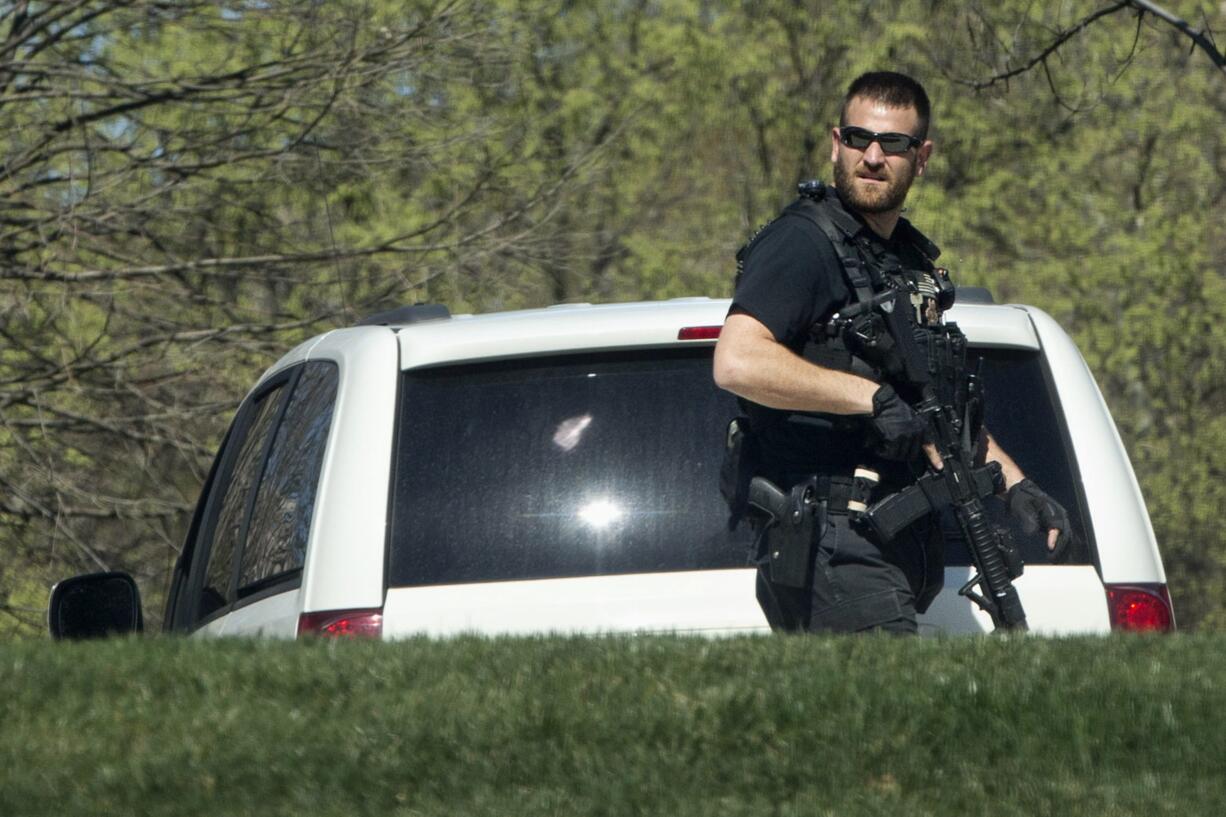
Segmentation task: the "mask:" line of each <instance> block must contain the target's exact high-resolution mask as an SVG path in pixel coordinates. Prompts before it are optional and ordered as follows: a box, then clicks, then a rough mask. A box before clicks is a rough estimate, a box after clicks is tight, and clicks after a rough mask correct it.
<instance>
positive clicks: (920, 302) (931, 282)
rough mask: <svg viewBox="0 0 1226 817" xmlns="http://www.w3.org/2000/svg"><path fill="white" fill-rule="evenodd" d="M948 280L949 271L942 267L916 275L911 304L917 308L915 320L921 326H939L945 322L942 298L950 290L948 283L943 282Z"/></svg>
mask: <svg viewBox="0 0 1226 817" xmlns="http://www.w3.org/2000/svg"><path fill="white" fill-rule="evenodd" d="M938 276H940V279H938ZM948 280H949V271H948V270H946V269H944V268H941V267H937V268H936V270H934V271H933V272H927V271H924V272H920V273H918V274H917V275H916V276H915V290H914V291H912V293H911V306H912V307H914V309H915V322H916V323H917V324H919V325H920V326H939V325H941V324H943V323H945V318H944V316H943V314H942V313H943V312H944V311H945V309H944V307H943V306H942V300H943V294H944V293H945V292H946V291H947V290H948V284H947V283H946V284H945V285H944V286H942V284H943V283H944V282H947V281H948Z"/></svg>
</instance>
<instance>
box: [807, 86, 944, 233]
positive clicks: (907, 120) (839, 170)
mask: <svg viewBox="0 0 1226 817" xmlns="http://www.w3.org/2000/svg"><path fill="white" fill-rule="evenodd" d="M847 125H848V126H854V127H860V128H864V129H865V130H869V131H873V132H875V133H906V134H912V135H914V134H915V132H916V131H917V130H918V129H919V114H918V113H917V112H916V110H915V108H911V107H907V108H891V107H887V106H886V105H885V104H884V103H882V102H878V101H876V100H872V99H865V98H864V97H853V98H852V100H851V102H850V103H849V104H848V106H847ZM839 134H840V129H839V128H834V129H833V130H832V131H831V142H832V148H831V154H830V160H831V161H832V162H834V184H835V186H836V187H838V189H839V191H840V192H841V193H842V194H843V197H844V198H845V199H846V200H847V202H848V203H849V204H850V205H851V206H852V207H854V208H855V209H856V210H858V211H860V212H861V213H888V212H891V211H896V210H901V209H902V205H903V202H904V201H906V199H907V191H908V190H910V189H911V182H913V181H914V180H915V177H916V176H922V175H923V174H924V167H925V166H926V165H927V164H928V157H929V156H930V155H931V154H932V142H931V141H926V142H924V143H923V144H922V145H920V146H918V147H913V148H908V149H907V150H906V151H905V152H904V153H898V154H890V153H886V152H885V151H884V150H882V148H881V145H880V144H879V143H877V142H872V143H870V144H869V145H868V147H865V148H863V149H861V150H857V149H856V148H853V147H851V146H849V145H845V144H843V143H842V142H841V141H840V139H839Z"/></svg>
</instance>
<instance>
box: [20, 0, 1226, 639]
mask: <svg viewBox="0 0 1226 817" xmlns="http://www.w3.org/2000/svg"><path fill="white" fill-rule="evenodd" d="M1219 5H1220V4H1216V3H1210V2H1207V1H1206V2H1194V1H1193V0H1188V1H1187V2H1173V3H1170V4H1169V8H1171V10H1172V11H1175V12H1176V13H1179V14H1180V15H1182V16H1183V17H1185V18H1187V19H1189V20H1193V21H1199V20H1204V21H1205V23H1206V24H1207V25H1210V26H1211V27H1212V26H1217V27H1220V24H1221V23H1222V22H1223V21H1224V20H1223V11H1222V9H1221V8H1220V7H1219ZM85 6H86V7H83V8H76V7H73V6H63V5H62V4H54V3H39V2H33V3H29V4H24V3H19V4H11V3H10V4H0V16H2V18H3V19H2V20H0V22H3V24H4V25H5V26H6V27H7V30H9V31H10V35H9V37H8V40H7V43H8V44H7V45H6V46H5V48H7V49H8V51H7V52H6V53H8V54H10V56H11V58H7V59H6V60H5V61H0V124H2V125H3V127H0V151H2V152H3V155H4V156H5V162H4V166H3V168H2V170H0V304H2V306H3V309H2V315H3V317H0V341H2V342H0V554H3V556H4V559H3V560H2V561H3V562H4V564H5V568H4V572H3V573H2V574H0V618H2V617H4V616H5V615H6V614H7V616H8V617H9V618H11V619H13V621H14V622H20V626H21V627H23V628H26V629H30V628H34V627H37V626H38V616H35V615H33V614H32V613H30V612H29V611H28V608H27V605H28V603H27V602H25V601H22V602H20V603H18V601H17V600H16V599H17V598H18V597H19V596H20V597H22V598H24V596H25V591H24V590H21V589H20V588H24V587H26V586H28V584H29V583H30V582H31V581H33V582H36V583H46V582H48V581H49V580H50V578H51V577H54V576H57V575H62V574H66V573H71V572H76V571H79V570H84V569H92V568H97V567H102V566H107V567H123V568H126V569H130V570H133V571H135V572H136V573H138V574H139V575H140V578H141V580H142V583H143V586H144V589H145V593H146V596H147V598H149V599H150V600H151V601H152V603H153V605H152V606H154V607H155V608H156V606H157V601H158V599H159V598H160V594H161V592H162V588H163V587H164V585H165V579H166V575H167V571H168V568H169V566H170V565H171V564H173V560H174V557H175V553H176V549H177V548H178V546H179V542H180V540H181V537H182V535H183V531H184V528H185V525H186V520H187V516H188V513H189V512H190V508H191V505H192V503H193V502H194V499H195V496H196V493H197V491H198V489H199V485H200V483H201V482H202V480H203V477H204V474H205V473H206V471H207V468H208V464H209V461H210V458H211V453H212V451H213V450H214V448H215V446H216V443H217V440H218V439H219V437H220V435H221V433H222V431H223V429H224V426H225V423H226V422H227V421H228V415H229V413H230V411H232V409H233V407H234V406H235V405H236V403H237V401H238V400H239V398H240V397H241V395H242V394H243V391H244V390H245V389H246V388H247V387H248V386H249V385H250V382H251V380H252V378H253V376H254V374H255V373H256V372H258V371H260V370H261V369H262V368H263V367H264V366H266V365H267V364H268V363H269V362H271V361H272V360H273V359H275V357H276V356H277V354H278V353H280V352H281V351H283V350H285V349H287V348H289V347H290V346H292V345H293V344H294V343H296V342H298V341H300V340H303V339H305V338H306V337H308V336H310V335H311V334H314V333H315V332H317V331H319V330H321V329H324V328H328V327H331V326H336V325H341V324H344V323H347V322H349V321H352V320H353V319H355V318H357V317H359V316H361V315H363V314H366V313H369V312H372V311H375V310H377V309H382V308H387V307H390V306H392V305H395V304H398V303H403V302H412V301H419V300H435V301H444V302H446V303H448V304H449V305H450V306H451V307H452V308H453V309H454V310H457V311H469V310H486V309H501V308H513V307H519V306H540V305H544V304H547V303H551V302H555V301H568V300H590V301H608V300H626V299H637V298H658V297H673V296H681V295H712V296H722V295H727V294H729V293H730V290H731V267H732V262H731V255H732V253H733V251H734V250H735V248H736V247H737V246H738V245H739V244H740V243H741V242H742V241H743V240H744V238H745V237H747V236H748V235H749V234H750V233H751V232H752V231H753V229H754V228H756V227H757V226H758V225H759V224H761V223H762V222H764V221H765V220H767V219H768V218H770V217H772V216H773V215H774V214H775V213H776V212H777V210H778V208H779V206H780V205H782V204H783V203H785V202H786V201H787V200H788V199H789V198H790V197H791V195H792V189H793V185H794V184H795V182H796V181H798V180H800V179H802V178H807V177H812V176H827V175H828V167H829V166H828V156H829V147H830V141H829V140H830V136H829V133H830V128H831V126H832V125H833V124H835V121H836V119H837V116H838V108H839V103H840V100H841V96H842V93H843V89H844V88H845V87H846V86H847V84H848V82H849V81H850V80H851V79H852V78H853V77H854V76H856V75H857V74H858V73H859V72H860V71H862V70H864V69H867V68H872V67H892V68H897V69H900V70H904V71H909V72H912V73H914V74H915V75H916V76H918V77H920V78H921V79H922V80H923V81H924V82H925V84H926V85H927V87H928V90H929V93H930V96H931V97H932V99H933V102H934V126H933V131H932V137H933V138H934V139H935V141H936V145H937V148H936V153H935V156H934V159H933V161H932V163H931V165H930V170H929V173H928V174H927V175H926V177H925V178H924V179H922V180H921V182H920V184H919V185H918V186H917V187H916V189H915V190H914V191H913V194H912V196H911V199H910V200H909V207H910V212H909V216H910V217H911V218H912V219H913V220H914V221H915V222H916V223H917V224H918V225H919V226H920V227H921V228H922V229H924V230H925V231H927V232H929V233H930V234H931V235H932V236H933V237H934V238H935V239H936V240H937V242H938V243H939V244H941V246H942V247H943V248H944V250H945V253H944V256H943V260H944V261H945V263H947V264H948V266H950V267H951V268H952V269H953V270H954V273H955V275H956V276H957V278H958V280H960V281H962V282H966V283H970V284H979V285H987V286H990V287H991V288H992V289H993V290H994V292H995V293H996V296H997V299H998V300H1001V301H1020V302H1026V303H1031V304H1035V305H1037V306H1039V307H1042V308H1043V309H1045V310H1047V311H1049V312H1050V313H1052V314H1053V315H1054V316H1055V317H1056V318H1057V319H1058V320H1059V321H1060V322H1061V323H1062V324H1063V325H1064V326H1066V327H1067V328H1068V329H1069V330H1070V331H1071V332H1072V333H1073V334H1074V336H1075V338H1076V340H1077V341H1078V343H1079V345H1080V347H1081V349H1082V351H1083V352H1084V353H1085V355H1086V357H1087V359H1088V360H1089V362H1090V365H1091V367H1092V369H1093V370H1094V372H1095V374H1096V376H1097V377H1098V380H1099V383H1100V385H1101V387H1102V389H1103V392H1104V394H1105V396H1106V398H1107V401H1108V403H1109V404H1110V406H1111V408H1112V410H1113V412H1114V414H1115V416H1116V418H1117V422H1118V424H1119V428H1120V432H1121V434H1122V436H1123V438H1124V440H1125V442H1126V443H1127V445H1128V448H1129V451H1130V453H1131V455H1132V457H1133V461H1134V465H1135V466H1136V469H1137V472H1138V475H1139V477H1140V480H1141V483H1142V487H1143V489H1144V492H1145V495H1146V498H1147V500H1148V502H1149V505H1150V509H1151V515H1152V517H1153V521H1154V526H1155V529H1156V531H1157V534H1158V538H1159V541H1160V543H1161V545H1162V548H1163V553H1164V556H1165V561H1166V565H1167V568H1168V572H1169V574H1170V579H1171V584H1172V590H1173V593H1174V596H1175V601H1176V606H1177V609H1178V611H1179V614H1180V619H1181V623H1182V624H1183V625H1184V626H1196V625H1198V624H1201V623H1204V624H1205V625H1206V626H1213V627H1221V626H1226V603H1224V602H1223V601H1222V600H1223V599H1226V536H1223V534H1222V533H1221V525H1219V524H1218V523H1217V519H1216V513H1217V511H1218V509H1219V508H1221V507H1223V506H1226V495H1224V491H1226V489H1224V488H1223V487H1222V486H1223V481H1222V479H1221V477H1222V473H1223V465H1222V456H1223V455H1222V454H1221V453H1220V452H1221V451H1223V450H1226V420H1224V419H1223V417H1224V416H1226V411H1223V408H1224V406H1223V394H1222V384H1223V383H1226V372H1223V366H1224V365H1226V364H1223V361H1224V360H1226V348H1224V344H1226V326H1224V325H1223V318H1226V314H1224V313H1226V292H1224V291H1223V289H1224V287H1226V284H1224V283H1223V280H1224V278H1223V268H1222V263H1223V262H1222V259H1223V258H1224V257H1226V228H1224V227H1223V225H1222V222H1221V219H1219V218H1217V217H1216V213H1217V210H1218V209H1219V208H1220V206H1221V204H1222V202H1223V199H1224V198H1226V188H1224V185H1226V182H1224V181H1223V179H1226V136H1224V135H1223V134H1226V129H1224V128H1222V127H1221V123H1222V121H1223V118H1224V116H1226V78H1224V77H1223V75H1222V73H1221V72H1220V71H1215V70H1214V69H1213V68H1212V66H1211V65H1210V63H1209V61H1208V60H1207V59H1206V58H1205V57H1204V55H1203V54H1202V53H1201V52H1199V51H1190V50H1189V47H1188V46H1189V42H1188V40H1187V39H1186V38H1185V37H1183V36H1182V35H1180V34H1179V33H1178V32H1176V31H1175V30H1174V29H1173V28H1171V27H1170V26H1169V25H1167V24H1165V23H1162V22H1161V21H1158V20H1157V19H1156V18H1154V17H1153V16H1152V15H1147V16H1145V17H1144V18H1142V19H1140V20H1138V18H1137V16H1136V15H1135V14H1134V13H1131V12H1123V11H1120V12H1117V13H1113V14H1109V15H1107V16H1104V17H1102V18H1100V19H1097V20H1095V21H1093V22H1092V23H1090V24H1089V25H1087V26H1086V27H1085V28H1084V29H1077V26H1078V24H1079V23H1081V22H1082V21H1083V20H1085V19H1086V18H1087V17H1088V16H1090V15H1092V14H1094V13H1095V12H1097V11H1101V10H1103V8H1104V6H1103V5H1102V4H1098V3H1093V2H1089V0H1078V2H1071V3H1062V4H1055V5H1053V4H1036V3H1032V2H1025V0H1008V2H1001V3H993V4H991V5H990V6H989V5H987V4H975V5H970V6H967V5H965V4H953V3H946V2H940V1H939V0H898V2H894V3H879V2H867V1H864V2H853V1H852V0H846V2H838V3H829V2H824V0H764V1H763V2H752V3H750V2H718V3H717V2H710V1H709V0H625V2H614V3H607V2H596V0H572V1H571V2H566V3H561V4H559V3H547V2H542V0H412V2H390V0H338V2H328V3H320V2H317V0H266V1H264V2H259V3H230V4H218V3H214V2H205V1H204V0H190V1H188V2H178V3H164V2H159V1H156V0H141V1H140V2H130V0H123V1H122V2H120V0H104V2H98V3H92V4H85ZM64 9H67V11H66V12H65V13H66V16H63V17H59V18H55V21H52V18H53V17H55V15H56V14H58V13H59V11H60V10H64ZM35 23H40V25H35ZM42 23H46V25H41V24H42ZM1075 29H1076V30H1077V31H1076V33H1075V34H1073V35H1072V36H1070V37H1068V38H1067V39H1066V40H1064V41H1063V42H1062V44H1061V45H1060V46H1059V47H1058V48H1056V49H1054V50H1052V51H1050V53H1048V55H1047V57H1046V59H1045V60H1043V61H1041V62H1035V64H1034V65H1033V67H1031V68H1030V69H1029V70H1020V69H1022V68H1023V67H1024V66H1026V65H1027V64H1028V63H1030V62H1031V61H1032V60H1033V58H1035V57H1037V56H1038V55H1039V54H1042V53H1044V50H1045V49H1047V48H1048V47H1049V46H1051V45H1052V43H1053V42H1055V41H1056V38H1057V36H1058V35H1059V34H1060V33H1061V32H1066V31H1073V30H1075ZM1005 74H1008V75H1009V78H1008V79H1000V80H998V81H991V78H992V77H996V76H1003V75H1005ZM1081 465H1082V468H1083V476H1084V477H1085V478H1086V479H1093V471H1092V466H1093V464H1089V463H1082V464H1081ZM3 632H4V630H3V628H2V627H0V633H3Z"/></svg>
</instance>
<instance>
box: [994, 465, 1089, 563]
mask: <svg viewBox="0 0 1226 817" xmlns="http://www.w3.org/2000/svg"><path fill="white" fill-rule="evenodd" d="M1005 504H1006V505H1008V507H1009V513H1011V514H1013V515H1014V516H1016V517H1017V518H1018V519H1020V520H1021V522H1022V530H1024V531H1026V533H1038V532H1039V530H1040V529H1042V530H1044V531H1047V530H1050V529H1051V528H1057V529H1059V531H1060V535H1059V536H1057V537H1056V547H1055V548H1053V549H1052V550H1050V551H1048V552H1047V558H1048V560H1050V561H1052V562H1059V561H1062V560H1063V559H1064V557H1065V555H1066V554H1067V552H1068V546H1069V543H1071V542H1072V541H1073V531H1072V528H1071V523H1070V522H1069V517H1068V511H1066V510H1064V506H1063V505H1061V504H1060V503H1059V502H1057V501H1056V500H1054V499H1052V498H1051V497H1050V496H1048V495H1047V494H1045V493H1043V489H1042V488H1040V487H1039V486H1038V485H1035V484H1034V482H1033V481H1031V480H1029V479H1023V480H1022V481H1021V482H1019V483H1017V484H1016V485H1014V486H1013V487H1012V488H1010V489H1009V491H1008V492H1007V493H1006V494H1005Z"/></svg>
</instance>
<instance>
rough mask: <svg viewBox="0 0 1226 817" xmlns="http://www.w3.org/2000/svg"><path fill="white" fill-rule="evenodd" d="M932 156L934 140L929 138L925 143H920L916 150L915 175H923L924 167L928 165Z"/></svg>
mask: <svg viewBox="0 0 1226 817" xmlns="http://www.w3.org/2000/svg"><path fill="white" fill-rule="evenodd" d="M931 156H932V140H931V139H927V140H925V141H924V144H922V145H920V146H919V148H918V149H917V150H916V151H915V175H916V176H923V175H924V168H925V167H927V166H928V159H929V158H930V157H931Z"/></svg>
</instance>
